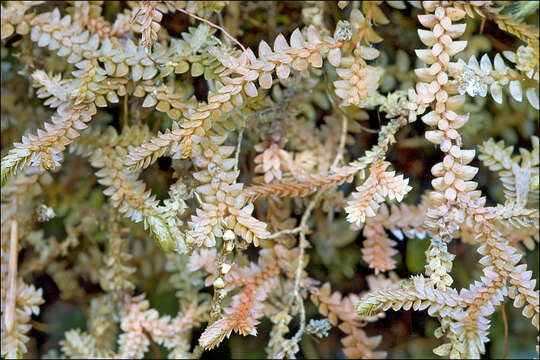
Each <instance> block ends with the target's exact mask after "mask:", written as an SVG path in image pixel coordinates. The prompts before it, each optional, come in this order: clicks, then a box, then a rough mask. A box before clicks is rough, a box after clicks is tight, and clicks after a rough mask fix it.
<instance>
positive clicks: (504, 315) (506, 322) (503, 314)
mask: <svg viewBox="0 0 540 360" xmlns="http://www.w3.org/2000/svg"><path fill="white" fill-rule="evenodd" d="M501 312H502V319H503V325H504V356H503V359H506V358H507V357H508V320H507V319H506V310H505V309H504V301H503V303H502V304H501Z"/></svg>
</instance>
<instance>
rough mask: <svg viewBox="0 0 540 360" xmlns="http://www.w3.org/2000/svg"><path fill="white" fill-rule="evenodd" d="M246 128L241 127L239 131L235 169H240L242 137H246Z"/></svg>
mask: <svg viewBox="0 0 540 360" xmlns="http://www.w3.org/2000/svg"><path fill="white" fill-rule="evenodd" d="M244 129H245V128H241V129H240V131H239V132H238V139H237V143H236V153H235V154H234V171H237V170H238V159H239V158H240V149H241V148H242V139H243V137H244Z"/></svg>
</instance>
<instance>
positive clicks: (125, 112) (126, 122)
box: [122, 91, 128, 126]
mask: <svg viewBox="0 0 540 360" xmlns="http://www.w3.org/2000/svg"><path fill="white" fill-rule="evenodd" d="M127 124H128V93H127V91H126V95H124V123H123V124H122V126H127Z"/></svg>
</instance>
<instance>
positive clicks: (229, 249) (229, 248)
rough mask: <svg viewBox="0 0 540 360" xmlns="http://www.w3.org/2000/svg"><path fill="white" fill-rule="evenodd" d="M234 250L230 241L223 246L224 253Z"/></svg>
mask: <svg viewBox="0 0 540 360" xmlns="http://www.w3.org/2000/svg"><path fill="white" fill-rule="evenodd" d="M233 250H234V243H233V242H232V241H229V242H228V243H226V244H225V251H227V252H231V251H233Z"/></svg>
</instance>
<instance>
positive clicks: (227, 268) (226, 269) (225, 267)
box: [221, 263, 231, 275]
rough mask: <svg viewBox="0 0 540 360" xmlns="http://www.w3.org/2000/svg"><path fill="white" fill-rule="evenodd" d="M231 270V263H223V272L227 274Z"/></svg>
mask: <svg viewBox="0 0 540 360" xmlns="http://www.w3.org/2000/svg"><path fill="white" fill-rule="evenodd" d="M229 270H231V265H229V264H226V263H223V264H221V273H222V274H223V275H225V274H227V273H228V272H229Z"/></svg>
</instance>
